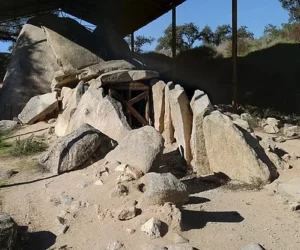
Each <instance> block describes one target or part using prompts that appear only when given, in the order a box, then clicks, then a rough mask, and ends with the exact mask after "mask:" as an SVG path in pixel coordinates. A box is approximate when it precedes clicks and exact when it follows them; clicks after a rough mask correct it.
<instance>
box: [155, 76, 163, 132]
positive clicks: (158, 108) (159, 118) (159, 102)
mask: <svg viewBox="0 0 300 250" xmlns="http://www.w3.org/2000/svg"><path fill="white" fill-rule="evenodd" d="M165 87H166V84H165V83H164V81H155V82H154V84H153V85H152V95H153V108H154V127H155V129H156V130H157V131H158V132H159V133H161V134H162V133H163V131H164V115H165Z"/></svg>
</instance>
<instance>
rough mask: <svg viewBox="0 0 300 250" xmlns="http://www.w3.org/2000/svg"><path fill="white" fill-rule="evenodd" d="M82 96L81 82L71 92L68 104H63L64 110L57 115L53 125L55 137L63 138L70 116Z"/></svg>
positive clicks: (82, 85) (82, 84)
mask: <svg viewBox="0 0 300 250" xmlns="http://www.w3.org/2000/svg"><path fill="white" fill-rule="evenodd" d="M83 94H84V83H83V82H82V81H81V82H80V83H79V84H78V85H77V87H76V88H75V89H74V90H73V91H72V94H71V96H70V97H69V100H68V102H67V103H66V104H65V106H66V107H65V110H64V111H63V112H62V113H61V114H59V115H58V118H57V122H56V125H55V134H56V135H57V136H65V135H66V134H67V129H68V126H69V122H70V120H71V118H72V115H73V114H74V112H75V111H76V109H77V105H78V103H79V101H80V99H81V97H82V96H83Z"/></svg>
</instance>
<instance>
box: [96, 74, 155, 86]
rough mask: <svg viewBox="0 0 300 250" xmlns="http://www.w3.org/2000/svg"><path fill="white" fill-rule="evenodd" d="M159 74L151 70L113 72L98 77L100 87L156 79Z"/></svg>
mask: <svg viewBox="0 0 300 250" xmlns="http://www.w3.org/2000/svg"><path fill="white" fill-rule="evenodd" d="M158 77H159V73H158V72H156V71H152V70H115V71H111V72H108V73H105V74H103V75H101V76H100V77H99V80H100V81H101V87H103V86H105V85H107V84H109V83H123V82H135V81H141V80H148V79H153V78H158Z"/></svg>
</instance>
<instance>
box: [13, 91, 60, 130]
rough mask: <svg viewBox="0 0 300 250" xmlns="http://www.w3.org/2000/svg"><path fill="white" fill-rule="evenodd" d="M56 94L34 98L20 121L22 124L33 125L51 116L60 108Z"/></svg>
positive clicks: (20, 117) (20, 115) (20, 116)
mask: <svg viewBox="0 0 300 250" xmlns="http://www.w3.org/2000/svg"><path fill="white" fill-rule="evenodd" d="M56 95H57V94H56V92H53V93H48V94H44V95H38V96H35V97H32V98H31V99H30V100H29V102H28V103H27V104H26V106H25V107H24V109H23V110H22V112H21V113H20V114H19V116H18V119H19V120H20V121H21V123H22V124H33V123H34V122H36V121H38V120H41V119H43V118H44V117H45V116H46V115H48V114H51V113H52V112H53V111H54V110H56V109H57V108H58V101H57V99H56Z"/></svg>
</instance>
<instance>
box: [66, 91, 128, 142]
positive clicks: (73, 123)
mask: <svg viewBox="0 0 300 250" xmlns="http://www.w3.org/2000/svg"><path fill="white" fill-rule="evenodd" d="M84 123H87V124H89V125H91V126H93V127H94V128H96V129H98V130H100V131H101V132H102V133H103V134H105V135H107V136H109V137H110V138H112V139H114V140H116V141H117V142H119V141H120V140H122V139H123V138H124V137H125V135H126V134H127V133H128V132H129V131H130V130H131V128H130V126H129V125H128V123H127V120H126V117H125V115H124V114H123V111H122V106H121V104H120V103H119V102H117V101H116V100H114V99H113V98H111V97H110V96H106V97H103V89H102V88H100V89H96V88H91V87H90V88H89V89H88V90H87V91H86V92H85V93H84V95H83V96H82V98H81V100H80V102H79V104H78V107H77V109H76V111H75V112H74V114H73V115H72V117H71V120H70V123H69V126H68V129H67V134H69V133H71V132H73V131H74V130H76V129H77V128H79V127H80V126H81V125H82V124H84Z"/></svg>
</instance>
